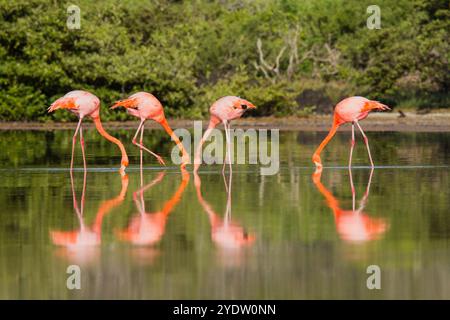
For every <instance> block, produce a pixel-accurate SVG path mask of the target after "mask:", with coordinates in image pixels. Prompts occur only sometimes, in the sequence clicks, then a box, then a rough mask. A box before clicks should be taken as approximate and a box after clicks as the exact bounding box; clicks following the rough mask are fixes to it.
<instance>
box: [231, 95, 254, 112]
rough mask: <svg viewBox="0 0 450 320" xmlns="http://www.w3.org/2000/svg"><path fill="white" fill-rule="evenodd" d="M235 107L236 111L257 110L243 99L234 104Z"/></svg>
mask: <svg viewBox="0 0 450 320" xmlns="http://www.w3.org/2000/svg"><path fill="white" fill-rule="evenodd" d="M233 107H234V108H235V109H240V110H244V111H246V110H248V109H256V106H255V105H254V104H253V103H251V102H250V101H247V100H245V99H241V98H238V99H237V100H236V101H235V102H234V103H233Z"/></svg>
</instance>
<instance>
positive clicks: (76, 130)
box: [70, 117, 83, 171]
mask: <svg viewBox="0 0 450 320" xmlns="http://www.w3.org/2000/svg"><path fill="white" fill-rule="evenodd" d="M81 121H83V118H81V117H80V120H79V121H78V125H77V128H76V129H75V133H74V134H73V137H72V157H71V159H70V171H72V170H73V155H74V153H75V144H76V143H77V135H78V131H79V130H80V126H81Z"/></svg>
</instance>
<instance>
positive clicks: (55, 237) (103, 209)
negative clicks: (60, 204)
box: [50, 170, 128, 253]
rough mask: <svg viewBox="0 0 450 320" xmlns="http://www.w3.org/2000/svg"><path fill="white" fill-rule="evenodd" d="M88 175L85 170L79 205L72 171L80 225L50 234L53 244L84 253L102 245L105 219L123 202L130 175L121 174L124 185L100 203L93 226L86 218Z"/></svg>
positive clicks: (73, 192) (75, 202)
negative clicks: (85, 205) (114, 195)
mask: <svg viewBox="0 0 450 320" xmlns="http://www.w3.org/2000/svg"><path fill="white" fill-rule="evenodd" d="M86 175H87V173H86V170H85V171H84V173H83V189H82V193H81V200H80V205H78V201H77V197H76V193H75V187H74V178H73V172H72V171H70V183H71V187H72V198H73V207H74V210H75V212H76V214H77V217H78V221H79V224H80V227H79V228H78V229H76V230H73V231H54V230H52V231H50V236H51V239H52V242H53V244H55V245H57V246H62V247H65V248H67V249H68V250H70V251H72V252H80V253H83V251H84V250H85V249H87V248H92V247H96V246H98V245H100V243H101V233H102V223H103V219H104V218H105V216H106V215H107V214H108V213H109V212H111V210H112V209H114V208H116V207H118V206H119V205H120V204H122V202H123V201H124V199H125V195H126V192H127V189H128V175H124V176H121V185H122V187H121V190H120V192H119V194H118V195H117V196H116V197H114V198H112V199H109V200H106V201H104V202H102V203H101V204H100V207H99V208H98V211H97V215H96V217H95V220H94V222H93V224H92V226H88V225H87V224H86V223H85V220H84V204H85V193H86Z"/></svg>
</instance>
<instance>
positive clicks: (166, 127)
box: [159, 118, 191, 165]
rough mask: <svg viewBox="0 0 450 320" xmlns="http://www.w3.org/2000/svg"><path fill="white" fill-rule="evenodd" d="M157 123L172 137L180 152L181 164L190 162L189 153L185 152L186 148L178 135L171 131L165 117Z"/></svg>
mask: <svg viewBox="0 0 450 320" xmlns="http://www.w3.org/2000/svg"><path fill="white" fill-rule="evenodd" d="M159 123H160V124H161V125H162V126H163V128H164V130H166V132H167V134H168V135H169V136H170V137H171V138H172V140H173V141H174V142H175V143H176V145H177V147H178V148H179V149H180V151H181V154H182V164H183V165H186V164H188V163H190V162H191V160H190V157H189V154H188V153H187V152H186V149H185V148H184V146H183V144H182V143H181V141H180V139H179V138H178V136H177V135H176V134H175V133H174V132H173V131H172V128H170V126H169V124H168V123H167V120H166V118H163V119H162V120H161V121H160V122H159Z"/></svg>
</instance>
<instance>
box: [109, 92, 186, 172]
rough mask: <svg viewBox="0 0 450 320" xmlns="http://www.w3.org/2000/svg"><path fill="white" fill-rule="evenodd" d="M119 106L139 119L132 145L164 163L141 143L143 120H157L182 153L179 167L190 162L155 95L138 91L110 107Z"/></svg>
mask: <svg viewBox="0 0 450 320" xmlns="http://www.w3.org/2000/svg"><path fill="white" fill-rule="evenodd" d="M121 106H122V107H124V108H126V109H127V113H128V114H131V115H132V116H135V117H137V118H139V119H141V122H140V124H139V127H138V129H137V130H136V134H135V135H134V137H133V140H132V142H133V144H134V145H136V146H138V147H139V148H140V149H141V150H145V151H147V152H148V153H150V154H151V155H153V156H154V157H155V158H156V159H157V160H158V161H159V163H160V164H162V165H165V163H164V160H163V159H162V158H161V157H160V156H159V155H157V154H156V153H154V152H152V151H150V150H149V149H148V148H146V147H145V146H144V145H143V141H142V137H143V132H144V122H145V121H146V120H147V119H152V120H154V121H156V122H158V123H159V124H160V125H161V126H162V127H163V128H164V129H165V130H166V132H167V133H168V134H169V135H170V137H171V138H172V140H173V141H175V143H176V144H177V146H178V148H179V149H180V151H181V153H182V165H181V167H182V168H184V167H185V166H186V164H188V163H189V162H190V159H189V155H188V153H187V152H186V150H185V149H184V147H183V144H182V143H181V142H180V140H179V139H178V137H177V135H176V134H175V133H174V132H173V131H172V129H171V128H170V126H169V124H168V123H167V120H166V117H165V116H164V109H163V106H162V104H161V102H159V100H158V99H157V98H156V97H155V96H153V95H152V94H150V93H147V92H138V93H135V94H133V95H131V96H130V97H128V98H127V99H124V100H119V101H116V102H115V103H114V105H113V106H112V107H111V109H115V108H117V107H121ZM139 132H141V140H140V142H139V143H138V142H137V141H136V137H137V135H138V134H139Z"/></svg>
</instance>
